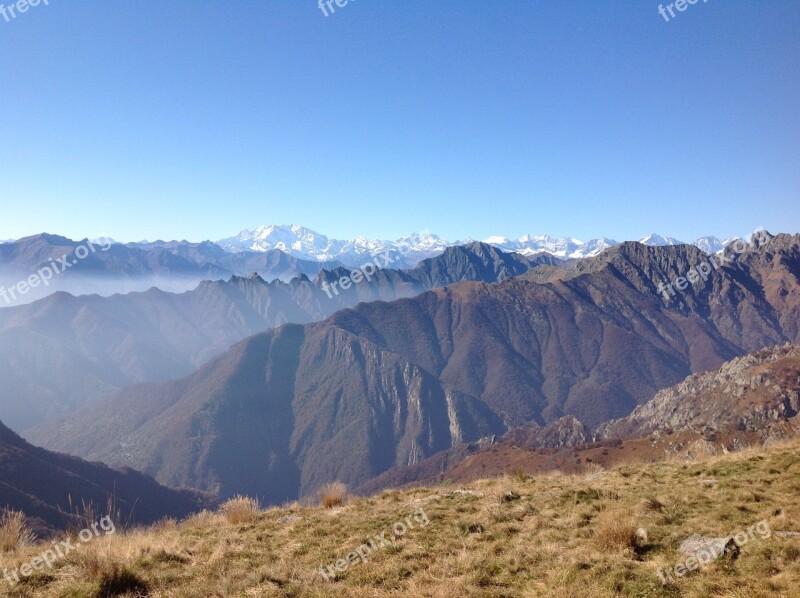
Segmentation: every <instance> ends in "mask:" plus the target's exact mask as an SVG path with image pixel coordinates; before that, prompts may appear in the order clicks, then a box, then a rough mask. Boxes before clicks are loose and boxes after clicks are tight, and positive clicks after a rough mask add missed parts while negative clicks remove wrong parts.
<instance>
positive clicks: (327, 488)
mask: <svg viewBox="0 0 800 598" xmlns="http://www.w3.org/2000/svg"><path fill="white" fill-rule="evenodd" d="M317 494H318V495H319V504H320V505H321V506H322V507H324V508H326V509H332V508H333V507H339V506H341V505H343V504H344V501H345V497H346V496H347V486H345V485H344V484H342V483H341V482H333V483H330V484H325V485H324V486H323V487H322V488H320V489H319V492H318V493H317Z"/></svg>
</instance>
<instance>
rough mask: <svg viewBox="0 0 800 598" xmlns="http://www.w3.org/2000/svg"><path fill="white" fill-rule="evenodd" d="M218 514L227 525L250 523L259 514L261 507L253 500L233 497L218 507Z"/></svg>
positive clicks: (245, 497)
mask: <svg viewBox="0 0 800 598" xmlns="http://www.w3.org/2000/svg"><path fill="white" fill-rule="evenodd" d="M219 512H220V513H221V514H222V515H224V516H225V519H227V520H228V523H233V524H239V523H252V522H253V521H255V520H256V519H258V516H259V515H260V514H261V505H259V504H258V501H257V500H255V499H254V498H249V497H247V496H234V497H233V498H231V499H230V500H227V501H225V502H224V503H222V504H221V505H220V507H219Z"/></svg>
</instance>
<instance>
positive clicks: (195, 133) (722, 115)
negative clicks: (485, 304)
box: [0, 0, 800, 241]
mask: <svg viewBox="0 0 800 598" xmlns="http://www.w3.org/2000/svg"><path fill="white" fill-rule="evenodd" d="M0 3H4V4H6V5H8V4H9V2H8V0H0ZM676 14H677V16H676V18H675V19H673V20H672V21H671V22H669V23H667V22H665V21H664V19H663V18H662V17H661V16H660V15H659V14H658V2H656V1H654V0H630V1H619V2H616V1H611V0H608V1H606V2H594V1H593V2H589V1H577V0H573V1H567V0H553V1H548V2H541V1H533V2H531V1H527V0H526V1H523V0H519V1H506V0H495V1H491V2H490V1H488V0H487V1H483V2H477V1H467V0H462V1H451V0H436V1H433V0H397V1H387V0H352V1H351V3H350V4H349V5H348V6H346V7H345V8H339V9H337V11H336V14H334V15H331V16H329V17H327V18H326V17H325V16H324V15H323V14H322V12H321V11H320V10H319V9H318V7H317V4H316V0H265V1H239V2H220V1H218V0H215V1H213V2H212V1H205V0H191V1H190V0H183V1H178V0H159V1H158V2H156V1H155V0H153V1H146V2H145V1H139V2H120V1H109V0H80V1H76V0H50V4H49V6H44V5H43V4H42V5H39V6H38V7H35V8H31V9H29V10H28V11H27V12H26V13H25V14H21V15H19V16H18V17H17V18H15V19H13V20H11V21H10V22H5V21H4V20H3V19H2V17H0V56H2V61H0V107H2V108H1V110H0V239H4V238H16V237H20V236H24V235H28V234H34V233H37V232H42V231H47V232H51V233H60V234H64V235H67V236H70V237H73V238H83V237H84V236H94V235H99V234H107V235H111V236H113V237H114V238H117V239H120V240H124V241H130V240H140V239H144V238H147V239H151V240H152V239H156V238H165V239H166V238H169V239H175V238H177V239H184V238H186V239H189V240H202V239H207V238H210V239H212V240H213V239H218V238H220V237H224V236H229V235H232V234H234V233H236V232H238V231H239V230H241V229H243V228H253V227H255V226H257V225H259V224H269V223H279V224H284V223H300V224H304V225H306V226H309V227H311V228H314V229H317V230H319V231H320V232H323V233H326V234H328V235H330V236H334V237H339V238H347V237H352V236H355V235H364V236H375V237H381V238H397V237H399V236H401V235H403V234H406V233H409V232H411V231H419V230H424V229H428V230H430V231H431V232H436V233H438V234H441V235H443V236H445V237H447V238H450V239H458V238H463V237H466V236H470V237H474V238H482V237H485V236H488V235H490V234H500V235H508V236H519V235H522V234H524V233H528V232H531V233H539V232H549V233H551V234H555V235H571V236H575V237H578V238H583V239H585V240H586V239H588V238H590V237H593V236H599V235H606V236H611V237H614V238H617V239H619V240H623V239H629V238H638V237H640V236H642V235H645V234H647V233H650V232H653V231H657V232H660V233H662V234H668V235H673V236H676V237H679V238H682V239H684V240H693V239H694V238H695V237H697V236H699V235H701V234H717V235H719V236H726V235H729V234H741V233H744V232H748V231H752V230H753V229H755V228H757V227H759V226H765V227H767V228H768V229H770V230H773V231H776V230H783V231H789V232H797V231H800V116H799V115H800V2H797V0H770V1H769V2H761V1H757V0H752V1H741V0H738V1H736V2H732V1H727V0H724V1H723V0H709V1H708V2H707V3H703V2H702V0H701V1H700V2H699V3H697V4H695V5H693V6H689V7H688V9H687V10H686V11H685V12H683V13H676Z"/></svg>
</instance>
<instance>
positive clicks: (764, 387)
mask: <svg viewBox="0 0 800 598" xmlns="http://www.w3.org/2000/svg"><path fill="white" fill-rule="evenodd" d="M798 397H800V346H798V345H788V344H787V345H783V346H779V347H770V348H766V349H762V350H760V351H757V352H755V353H751V354H748V355H745V356H743V357H737V358H735V359H733V360H731V361H728V362H726V363H724V364H723V365H722V367H720V368H719V369H717V370H711V371H708V372H705V373H702V374H692V375H691V376H689V377H687V378H686V379H685V380H684V381H682V382H680V383H679V384H676V385H675V386H672V387H670V388H666V389H664V390H661V391H659V392H658V393H657V394H656V395H655V396H654V397H653V398H652V399H651V400H650V401H648V402H647V403H645V404H644V405H641V406H639V407H637V408H636V409H635V410H634V411H633V413H631V414H630V415H629V416H628V417H625V418H622V419H618V420H612V421H610V422H607V423H604V424H602V425H600V426H599V427H598V428H597V429H596V430H594V431H590V430H589V429H588V428H587V427H586V426H584V425H583V424H582V423H581V422H580V421H578V420H577V419H575V418H574V417H569V416H568V417H564V418H561V419H559V420H557V421H555V422H553V423H552V424H549V425H548V426H544V427H541V426H528V427H525V428H517V429H514V430H511V431H510V432H508V433H507V434H505V435H503V436H502V437H496V438H492V439H486V438H484V439H482V440H481V441H479V442H476V443H467V444H462V445H457V446H455V447H453V448H452V449H449V450H447V451H444V452H442V453H438V454H436V455H433V456H432V457H430V458H428V459H425V460H423V461H421V462H419V463H415V464H413V465H408V466H401V467H395V468H392V469H390V470H389V471H387V472H385V473H384V474H382V475H380V476H378V477H377V478H375V479H374V480H371V481H370V482H368V483H366V484H364V485H363V486H362V487H360V488H359V492H361V493H365V494H371V493H375V492H378V491H380V490H383V489H384V488H392V487H398V486H403V485H407V484H426V483H436V482H439V481H441V480H444V479H450V480H457V481H461V482H468V481H472V480H475V479H479V478H482V477H486V476H489V475H496V474H498V473H502V472H503V471H512V470H513V471H523V472H525V473H529V474H534V473H544V472H549V471H554V470H556V469H558V470H561V471H565V472H575V471H579V470H580V468H581V467H583V466H585V464H587V463H595V464H597V465H602V466H604V467H613V466H617V465H620V464H623V463H643V462H648V461H652V460H658V459H664V458H666V457H676V456H681V455H683V456H691V455H694V454H698V453H703V454H706V453H708V454H716V453H722V452H725V451H735V450H739V448H741V447H744V446H752V445H763V444H770V443H772V442H776V441H781V440H783V439H786V438H790V437H793V436H796V435H797V434H798V433H800V421H799V420H798V419H797V415H798V411H800V399H799V398H798Z"/></svg>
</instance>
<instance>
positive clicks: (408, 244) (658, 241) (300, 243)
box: [217, 224, 737, 268]
mask: <svg viewBox="0 0 800 598" xmlns="http://www.w3.org/2000/svg"><path fill="white" fill-rule="evenodd" d="M736 239H737V237H731V238H729V239H726V240H724V241H720V240H719V239H718V238H717V237H714V236H705V237H701V238H699V239H698V240H697V241H695V242H694V245H696V246H697V247H698V248H700V249H701V250H702V251H705V252H706V253H718V252H720V251H722V250H723V249H725V247H727V246H728V245H729V244H730V243H732V242H733V241H735V240H736ZM472 241H473V239H462V240H460V241H456V242H450V241H447V240H445V239H443V238H442V237H440V236H438V235H434V234H431V233H428V232H425V233H421V234H416V233H415V234H412V235H408V236H406V237H402V238H400V239H397V240H396V241H384V240H379V239H368V238H366V237H356V238H355V239H350V240H339V239H330V238H328V237H326V236H325V235H323V234H320V233H318V232H316V231H313V230H311V229H309V228H306V227H304V226H300V225H298V224H292V225H288V226H279V225H274V224H273V225H270V226H260V227H258V228H257V229H255V230H245V231H242V232H241V233H239V234H238V235H236V236H234V237H229V238H227V239H222V240H220V241H217V245H219V246H220V247H222V248H223V249H225V250H226V251H230V252H233V253H238V252H240V251H260V252H265V251H270V250H272V249H280V250H281V251H284V252H286V253H288V254H290V255H293V256H295V257H297V258H300V259H304V260H315V261H319V262H324V261H332V260H338V261H340V262H341V263H343V264H347V265H350V266H358V265H361V264H363V263H364V262H365V261H368V260H369V259H370V258H372V257H373V256H376V255H379V254H382V253H384V252H386V251H389V252H390V254H391V255H392V256H393V262H392V267H394V268H410V267H413V266H415V265H416V264H418V263H419V262H420V261H422V260H423V259H426V258H429V257H434V256H436V255H438V254H440V253H442V252H443V251H444V250H445V249H447V248H448V247H450V246H453V245H464V244H466V243H470V242H472ZM483 242H484V243H487V244H489V245H493V246H495V247H497V248H498V249H502V250H503V251H513V252H516V253H521V254H522V255H533V254H536V253H539V252H542V251H544V252H547V253H550V254H551V255H554V256H556V257H560V258H564V259H568V258H577V259H580V258H585V257H593V256H596V255H598V254H600V253H602V252H603V251H605V250H606V249H608V248H609V247H613V246H614V245H618V242H617V241H615V240H614V239H609V238H608V237H599V238H597V239H592V240H590V241H587V242H583V241H580V240H579V239H575V238H572V237H551V236H550V235H546V234H544V235H524V236H522V237H520V238H519V239H515V240H514V239H509V238H508V237H500V236H493V237H487V238H486V239H484V240H483ZM639 242H640V243H643V244H645V245H651V246H664V245H681V244H683V242H682V241H679V240H678V239H675V238H673V237H664V236H661V235H658V234H656V233H653V234H651V235H648V236H646V237H643V238H641V239H640V240H639Z"/></svg>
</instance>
